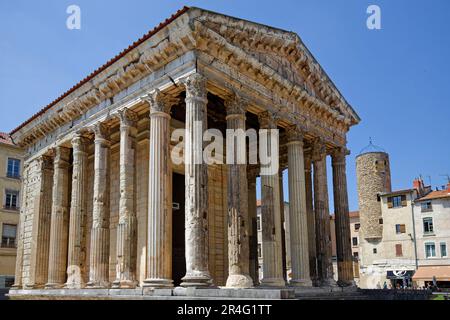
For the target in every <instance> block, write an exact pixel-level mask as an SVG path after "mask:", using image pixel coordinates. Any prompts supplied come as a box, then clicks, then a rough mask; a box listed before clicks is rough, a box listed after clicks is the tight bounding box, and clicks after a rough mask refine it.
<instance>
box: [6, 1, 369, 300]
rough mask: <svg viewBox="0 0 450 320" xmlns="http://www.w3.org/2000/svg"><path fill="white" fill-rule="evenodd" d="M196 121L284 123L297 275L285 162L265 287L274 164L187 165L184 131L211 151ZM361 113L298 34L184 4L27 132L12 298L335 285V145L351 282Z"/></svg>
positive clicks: (341, 250) (229, 125) (190, 142)
mask: <svg viewBox="0 0 450 320" xmlns="http://www.w3.org/2000/svg"><path fill="white" fill-rule="evenodd" d="M196 121H200V122H201V123H203V124H204V125H205V127H207V128H215V129H218V130H220V131H221V132H225V131H226V130H227V129H244V130H245V129H248V128H255V129H257V130H258V129H272V128H277V129H279V141H280V144H279V145H280V147H279V161H280V170H282V169H286V168H288V171H289V203H290V206H289V219H290V245H289V248H290V250H291V265H292V280H291V281H290V283H286V281H285V279H284V277H283V270H282V269H283V264H282V260H283V257H282V254H281V252H282V250H281V246H282V241H281V239H282V235H281V218H280V206H281V202H282V197H281V196H280V179H279V175H278V173H275V174H273V175H271V176H268V175H262V176H261V189H262V190H261V193H262V232H263V240H262V247H263V248H262V250H263V253H264V254H263V256H264V262H263V263H264V278H263V279H262V280H261V282H259V281H258V277H257V263H258V261H257V260H258V259H257V254H256V251H257V241H256V235H257V231H256V178H257V177H258V176H259V175H260V170H261V166H259V165H245V164H244V165H243V164H211V165H207V164H206V163H196V162H189V163H191V164H186V165H184V164H181V165H180V164H176V163H174V161H171V153H172V151H173V149H174V146H175V143H174V142H173V141H171V139H170V134H171V132H172V131H173V130H174V129H177V128H185V130H186V131H185V132H186V143H185V146H184V147H185V148H184V158H185V159H186V160H188V159H193V158H194V157H195V156H196V155H197V149H196V147H195V146H198V145H199V144H200V145H201V143H202V142H201V141H199V139H201V137H199V136H198V135H197V134H195V130H194V129H195V126H194V123H195V122H196ZM359 121H360V120H359V117H358V115H357V114H356V112H355V111H354V110H353V109H352V107H351V106H350V105H349V104H348V103H347V102H346V100H345V99H344V98H343V97H342V95H341V94H340V93H339V91H338V90H337V88H336V87H335V86H334V84H333V83H332V81H331V80H330V79H329V78H328V76H327V75H326V73H325V72H324V71H323V70H322V68H321V67H320V65H319V64H318V63H317V61H316V60H315V59H314V57H313V56H312V55H311V53H310V52H309V51H308V49H307V48H306V47H305V45H304V44H303V43H302V41H301V40H300V38H299V37H298V36H297V35H296V34H294V33H291V32H287V31H283V30H279V29H276V28H272V27H268V26H265V25H260V24H256V23H252V22H249V21H244V20H240V19H236V18H232V17H228V16H225V15H221V14H217V13H213V12H210V11H206V10H202V9H198V8H188V7H185V8H183V9H182V10H180V11H178V12H177V13H176V14H175V15H173V16H172V17H171V18H170V19H168V20H166V21H165V22H164V23H162V24H160V25H159V26H158V27H157V28H155V29H154V30H152V31H150V32H149V33H148V34H146V35H145V36H143V37H142V38H141V39H139V40H138V41H136V42H135V43H133V44H132V45H131V46H130V47H129V48H127V49H126V50H124V51H123V52H122V53H120V54H119V55H117V56H116V57H115V58H113V59H112V60H110V61H109V62H108V63H106V64H105V65H103V66H102V67H100V68H99V69H97V70H96V71H95V72H94V73H92V74H91V75H89V76H88V77H87V78H85V79H84V80H82V81H81V82H80V83H78V84H77V85H75V86H74V87H73V88H72V89H70V90H69V91H68V92H66V93H65V94H63V95H62V96H61V97H59V98H58V99H57V100H55V101H54V102H52V103H51V104H50V105H48V106H47V107H45V108H44V109H42V110H41V111H40V112H39V113H38V114H36V115H35V116H33V117H32V118H31V119H29V120H28V121H26V122H25V123H23V124H22V125H20V126H19V127H18V128H17V129H15V130H14V131H13V132H12V137H13V139H14V141H15V142H16V143H18V144H19V145H20V146H21V147H23V148H25V149H26V151H27V158H26V160H25V163H24V173H23V193H22V194H23V199H22V207H21V215H20V227H19V229H20V230H19V239H18V250H17V266H16V277H15V284H14V288H13V289H12V290H11V291H10V296H11V297H15V298H27V297H28V298H29V297H33V296H39V295H45V294H50V295H52V294H53V295H55V296H60V297H63V296H70V295H73V296H77V295H79V296H83V295H89V294H90V292H95V293H96V294H98V295H112V294H114V293H117V294H122V295H126V296H132V295H146V294H148V295H151V294H156V293H155V292H158V290H160V291H159V292H160V294H163V293H165V294H169V295H172V294H176V293H177V292H178V293H179V292H183V290H187V291H188V292H189V290H190V289H191V288H199V287H208V288H211V287H212V288H214V287H217V286H219V287H222V286H226V287H228V288H251V287H255V286H258V287H259V288H272V287H274V288H280V287H281V288H284V287H285V286H287V285H291V286H312V285H314V286H328V285H335V284H336V283H335V282H334V281H333V274H332V262H331V240H330V227H329V226H330V224H329V223H328V221H329V203H328V192H329V188H328V186H327V167H326V157H327V156H331V159H332V167H333V172H332V174H333V186H332V190H333V191H332V192H333V194H334V201H335V203H334V206H335V214H336V234H337V239H338V241H337V259H338V279H339V280H338V283H339V284H342V285H351V284H352V281H353V271H352V255H351V244H350V230H349V221H348V200H347V198H348V197H347V182H346V173H345V172H346V169H345V168H346V163H345V159H346V155H348V154H349V152H348V150H347V149H346V143H347V140H346V135H347V132H348V131H349V129H350V127H351V126H353V125H355V124H357V123H358V122H359ZM313 199H314V200H313ZM174 288H175V289H174ZM183 288H187V289H183ZM161 290H162V291H161ZM191 292H193V291H191Z"/></svg>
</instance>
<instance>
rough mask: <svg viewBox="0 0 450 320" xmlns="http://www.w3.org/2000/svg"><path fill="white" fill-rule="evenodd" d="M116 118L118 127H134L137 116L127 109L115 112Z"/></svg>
mask: <svg viewBox="0 0 450 320" xmlns="http://www.w3.org/2000/svg"><path fill="white" fill-rule="evenodd" d="M117 117H118V118H119V119H120V126H121V127H122V126H126V127H135V126H136V123H137V121H138V115H137V113H136V112H134V111H131V110H130V109H128V108H124V109H122V110H118V111H117Z"/></svg>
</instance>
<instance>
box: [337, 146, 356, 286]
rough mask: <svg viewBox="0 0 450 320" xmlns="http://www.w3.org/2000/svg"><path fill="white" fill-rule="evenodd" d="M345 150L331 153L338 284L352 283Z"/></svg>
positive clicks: (340, 149) (346, 284)
mask: <svg viewBox="0 0 450 320" xmlns="http://www.w3.org/2000/svg"><path fill="white" fill-rule="evenodd" d="M346 151H347V150H346V149H344V148H338V149H337V150H335V151H334V153H333V154H332V166H333V195H334V211H335V227H336V256H337V266H338V284H339V285H343V286H348V285H352V284H353V283H354V276H353V260H352V248H351V239H350V238H351V234H350V218H349V215H348V214H349V212H348V195H347V176H346V172H345V167H346V165H345V156H346Z"/></svg>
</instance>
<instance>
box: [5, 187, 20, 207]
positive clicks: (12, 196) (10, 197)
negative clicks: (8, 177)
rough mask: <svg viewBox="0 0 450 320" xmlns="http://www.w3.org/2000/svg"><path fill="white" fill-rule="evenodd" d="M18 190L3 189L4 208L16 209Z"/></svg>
mask: <svg viewBox="0 0 450 320" xmlns="http://www.w3.org/2000/svg"><path fill="white" fill-rule="evenodd" d="M18 199H19V192H18V191H12V190H6V191H5V209H9V210H17V209H18Z"/></svg>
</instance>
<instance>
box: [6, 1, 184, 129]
mask: <svg viewBox="0 0 450 320" xmlns="http://www.w3.org/2000/svg"><path fill="white" fill-rule="evenodd" d="M188 10H189V7H186V6H185V7H183V8H182V9H180V10H178V11H177V12H176V13H175V14H173V15H172V16H171V17H170V18H168V19H166V20H165V21H164V22H161V23H160V24H159V25H158V26H157V27H155V28H154V29H153V30H151V31H149V32H147V33H146V34H145V35H144V36H142V37H141V38H140V39H139V40H137V41H135V42H134V43H133V44H131V45H130V46H129V47H128V48H126V49H125V50H123V51H122V52H120V53H119V54H118V55H116V56H115V57H114V58H112V59H111V60H109V61H108V62H106V63H105V64H104V65H102V66H101V67H99V68H98V69H97V70H95V71H94V72H92V73H91V74H90V75H88V76H87V77H86V78H84V79H83V80H81V81H80V82H78V83H77V84H76V85H75V86H73V87H72V88H70V89H69V90H68V91H66V92H65V93H63V94H62V95H61V96H60V97H59V98H57V99H56V100H54V101H53V102H51V103H50V104H48V105H47V106H46V107H44V108H42V109H41V110H40V111H39V112H38V113H36V114H34V115H33V116H32V117H31V118H29V119H28V120H26V121H25V122H23V123H22V124H21V125H19V126H18V127H17V128H15V129H14V130H12V131H11V133H10V134H14V133H16V132H17V131H19V130H20V129H22V128H23V127H24V126H26V125H27V124H28V123H30V122H31V121H33V120H34V119H36V118H37V117H39V116H40V115H42V114H44V113H45V112H46V111H47V110H49V109H50V108H51V107H53V106H54V105H55V104H57V103H58V102H60V101H61V100H62V99H64V98H65V97H67V96H68V95H69V94H71V93H72V92H74V91H75V90H76V89H78V88H80V87H81V86H82V85H84V84H85V83H87V82H88V81H90V80H91V79H92V78H94V77H95V76H96V75H98V74H99V73H100V72H102V71H103V70H105V69H106V68H108V67H110V66H111V65H112V64H114V63H115V62H117V61H118V60H119V59H121V58H122V57H124V56H125V55H126V54H127V53H129V52H130V51H131V50H133V49H135V48H136V47H137V46H139V45H140V44H142V43H143V42H144V41H146V40H148V39H150V38H151V37H152V36H153V35H154V34H156V33H157V32H158V31H160V30H161V29H163V28H164V27H165V26H167V25H168V24H169V23H171V22H172V21H174V20H175V19H176V18H178V17H179V16H181V15H182V14H184V13H185V12H186V11H188Z"/></svg>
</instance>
